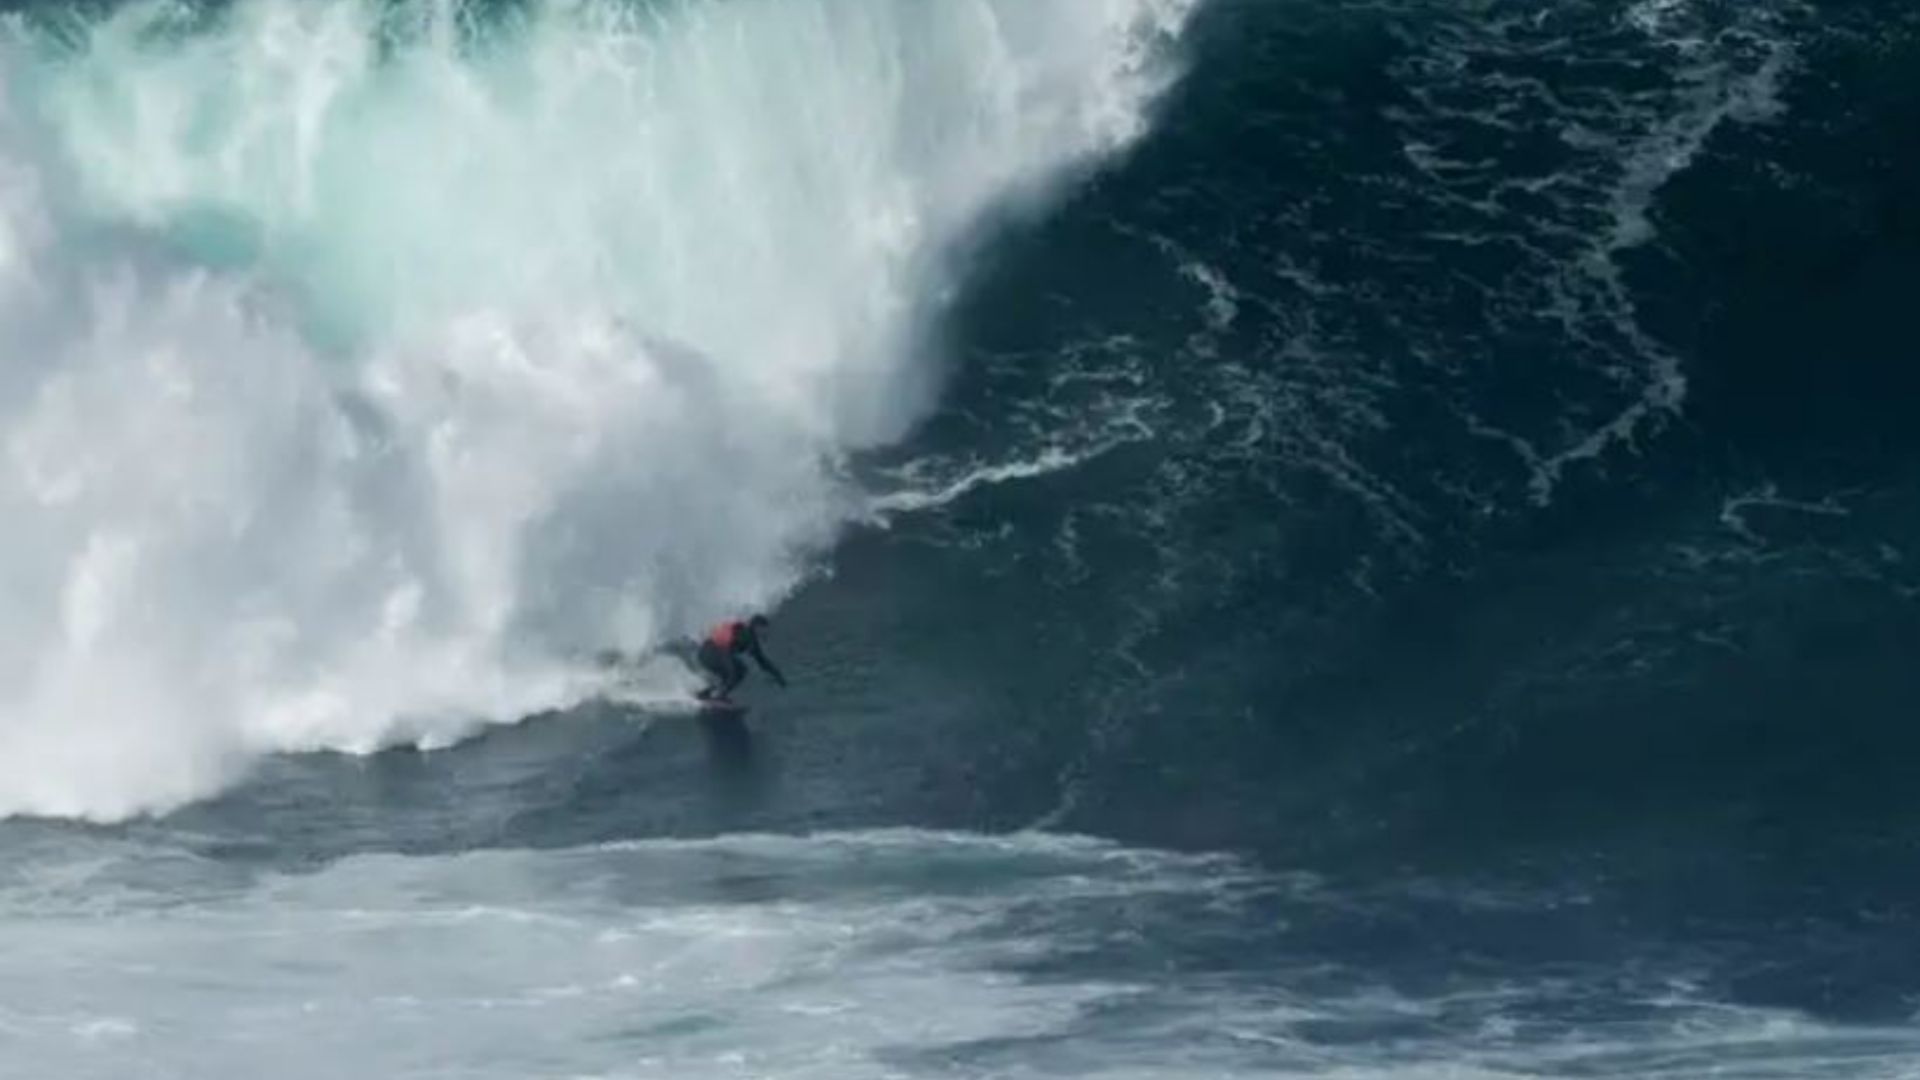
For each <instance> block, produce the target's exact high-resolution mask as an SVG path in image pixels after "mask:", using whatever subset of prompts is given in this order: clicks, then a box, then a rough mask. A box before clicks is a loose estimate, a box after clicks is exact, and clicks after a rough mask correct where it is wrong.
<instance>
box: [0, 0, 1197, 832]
mask: <svg viewBox="0 0 1920 1080" xmlns="http://www.w3.org/2000/svg"><path fill="white" fill-rule="evenodd" d="M1185 7H1186V5H1185V4H1183V3H1179V2H1170V0H1137V2H1136V0H1110V2H1103V3H1079V2H1070V3H1045V4H1034V3H1028V2H1025V0H1021V2H1011V0H1009V2H989V0H977V2H976V0H966V2H960V3H942V4H934V5H928V4H917V3H911V2H899V3H872V2H864V0H863V2H853V0H803V2H798V3H794V2H783V3H773V2H766V0H745V2H735V3H707V4H698V3H638V2H631V3H629V2H621V0H593V2H587V3H558V2H556V3H544V2H542V3H533V4H526V5H511V6H494V7H482V6H480V5H466V4H459V3H452V2H424V0H423V2H420V3H402V4H375V3H369V2H357V0H325V2H321V3H308V2H304V0H303V2H293V0H243V2H240V3H236V4H232V5H221V6H195V5H180V4H161V3H142V4H133V5H126V6H121V7H118V8H116V9H113V10H111V11H109V12H107V13H106V14H103V15H67V16H60V17H49V18H46V19H43V20H33V19H27V18H21V17H17V18H16V19H15V20H14V21H12V22H10V23H9V24H8V31H7V36H6V40H5V43H4V52H0V58H3V59H0V62H3V63H4V73H5V81H4V95H3V96H0V350H4V352H5V354H6V355H7V357H8V363H7V367H6V388H5V394H4V402H5V405H4V415H0V435H3V436H4V441H5V454H4V460H3V461H0V515H3V516H4V517H5V518H6V519H7V520H8V522H9V523H10V524H9V527H8V529H7V530H6V535H5V536H4V538H0V566H3V567H4V568H5V577H6V582H7V586H6V593H5V603H4V605H0V606H4V609H5V614H4V615H0V619H4V620H5V627H4V634H0V640H3V641H4V644H0V673H4V685H5V690H4V691H0V715H3V716H4V719H3V720H0V761H4V762H5V764H4V765H0V814H21V813H34V814H50V815H79V816H87V817H96V818H112V817H118V816H122V815H126V814H129V813H133V812H138V811H143V810H152V809H157V808H164V807H167V806H170V805H173V804H176V803H178V802H179V801H181V800H184V799H189V798H192V797H196V796H200V795H204V794H207V793H209V792H210V791H213V790H215V789H216V788H217V787H219V786H220V785H221V784H223V783H224V782H226V781H228V780H230V779H231V778H232V777H233V776H234V775H236V774H237V772H238V771H239V770H241V769H243V768H244V767H245V766H246V764H247V763H248V762H250V761H252V760H254V759H255V758H256V757H257V756H258V755H259V754H261V753H262V752H267V751H274V750H289V749H301V748H338V749H348V750H366V749H371V748H374V747H378V746H382V745H388V744H392V743H396V742H421V743H425V744H429V745H431V744H435V743H444V742H446V741H449V740H451V739H454V738H456V737H458V736H459V735H461V734H462V733H463V732H465V731H467V730H469V729H470V728H471V727H472V726H473V725H474V724H475V723H476V722H478V721H480V720H484V719H500V720H508V719H513V718H517V717H520V716H524V715H526V714H528V713H529V712H532V711H535V710H538V709H542V708H548V707H552V706H557V705H565V704H567V703H569V702H571V701H574V700H578V699H579V698H580V697H581V696H583V695H584V694H586V693H588V692H589V691H590V690H591V688H592V687H593V686H594V684H595V679H596V676H595V675H594V674H593V673H592V672H591V671H589V670H587V667H588V665H587V662H586V658H587V657H589V656H590V655H591V654H593V653H595V652H598V651H600V650H605V649H618V650H622V651H628V652H644V651H647V650H649V649H651V648H654V647H657V646H658V645H660V644H661V643H662V642H663V641H666V640H667V639H669V638H672V637H674V636H675V635H678V634H682V633H685V632H687V631H690V630H692V629H694V628H696V627H697V626H698V625H699V624H700V623H701V622H702V621H703V620H706V619H709V618H712V617H715V616H717V615H719V614H720V613H723V612H727V611H734V610H739V609H741V608H743V607H748V606H752V605H762V604H766V603H768V602H770V601H772V600H774V599H776V598H777V597H779V596H781V595H783V594H784V593H785V592H787V591H788V590H790V589H791V588H793V587H794V585H795V584H796V583H797V582H798V581H800V580H801V579H802V577H803V576H804V575H805V573H806V572H807V568H808V567H809V566H810V565H813V560H814V558H815V556H816V555H817V554H818V553H819V552H820V551H821V550H822V549H823V546H824V545H825V544H826V543H827V542H828V541H829V540H830V539H831V538H832V537H833V536H834V535H835V534H836V531H837V529H838V528H839V527H840V526H841V525H842V523H843V522H844V521H845V520H846V519H847V517H848V515H849V514H850V513H857V512H859V507H858V502H857V500H855V499H852V498H850V497H849V494H848V489H847V487H846V485H845V481H844V478H843V475H842V471H843V470H842V462H843V461H844V459H845V457H846V455H847V454H848V453H849V452H850V451H853V450H856V449H859V448H862V447H868V446H873V445H876V444H880V443H884V442H886V441H888V440H890V439H893V438H896V437H898V436H899V435H900V434H901V433H902V432H904V431H905V430H906V429H907V427H908V426H909V425H910V424H911V423H912V422H913V421H914V420H915V419H916V418H917V417H918V416H920V415H922V414H923V413H924V411H925V409H926V408H927V407H928V406H929V405H930V403H931V402H932V400H933V394H934V391H935V389H936V387H937V383H938V381H939V375H940V365H939V364H938V363H937V362H935V359H934V355H935V352H936V350H935V345H936V344H937V343H936V342H935V340H934V339H933V338H932V337H930V335H929V333H928V331H929V327H930V323H929V316H930V315H931V314H932V313H934V312H936V311H937V310H938V309H939V308H940V307H941V306H942V304H943V301H944V297H945V296H946V294H947V292H948V290H949V288H950V285H951V282H952V273H953V271H954V270H955V268H956V265H957V263H956V259H957V258H959V257H960V256H961V255H962V254H963V253H964V250H965V246H966V243H967V241H968V238H969V237H970V236H971V235H972V234H973V233H974V232H975V230H977V229H979V228H980V227H982V225H983V224H984V223H985V222H987V221H988V220H989V219H990V218H991V217H992V216H994V215H996V214H998V213H1002V212H1005V211H1008V210H1017V209H1019V208H1021V207H1023V206H1031V205H1034V203H1035V201H1036V200H1039V199H1043V198H1045V197H1046V196H1048V195H1049V193H1050V192H1052V191H1053V190H1054V189H1055V188H1056V187H1057V186H1058V185H1059V184H1060V183H1061V182H1062V181H1064V180H1067V179H1070V178H1071V177H1072V176H1074V175H1075V174H1076V172H1077V171H1079V170H1082V169H1084V168H1086V167H1087V166H1089V165H1090V164H1093V163H1095V162H1097V161H1099V160H1100V159H1101V158H1102V157H1104V156H1106V155H1109V154H1111V153H1113V152H1114V151H1116V150H1118V149H1120V148H1121V147H1123V146H1125V145H1126V144H1127V143H1128V142H1130V141H1131V140H1133V139H1134V138H1135V137H1136V136H1137V135H1138V134H1139V133H1140V132H1141V131H1142V130H1143V126H1144V119H1143V110H1144V109H1145V108H1146V106H1147V105H1148V104H1149V103H1150V101H1151V100H1152V99H1153V97H1154V96H1155V94H1156V93H1157V92H1158V91H1159V90H1160V89H1162V88H1163V86H1164V85H1165V83H1166V80H1167V78H1168V76H1169V74H1170V72H1169V71H1168V70H1167V68H1166V67H1165V62H1166V61H1167V60H1168V56H1167V55H1166V52H1167V47H1168V46H1169V44H1170V42H1171V39H1172V36H1173V35H1174V34H1175V33H1176V32H1177V31H1178V29H1179V27H1180V25H1181V23H1182V21H1183V18H1184V14H1185ZM662 678H663V679H671V678H672V677H671V676H662Z"/></svg>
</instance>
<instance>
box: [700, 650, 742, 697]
mask: <svg viewBox="0 0 1920 1080" xmlns="http://www.w3.org/2000/svg"><path fill="white" fill-rule="evenodd" d="M722 656H723V657H724V658H725V660H726V662H727V673H726V674H725V675H724V676H722V677H721V681H720V688H719V689H718V690H715V691H714V692H713V693H712V694H710V695H708V697H707V700H709V701H725V700H727V695H728V694H731V693H733V688H734V687H736V686H739V685H740V680H742V679H744V678H746V677H747V663H746V661H744V660H742V659H740V658H739V657H737V656H735V655H733V654H732V653H723V654H722Z"/></svg>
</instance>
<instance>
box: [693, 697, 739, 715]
mask: <svg viewBox="0 0 1920 1080" xmlns="http://www.w3.org/2000/svg"><path fill="white" fill-rule="evenodd" d="M694 704H695V705H698V706H699V707H700V711H701V712H703V713H706V714H708V715H712V716H743V715H745V714H746V711H747V707H746V706H745V705H742V704H740V703H739V702H737V701H703V700H701V699H700V698H695V699H694Z"/></svg>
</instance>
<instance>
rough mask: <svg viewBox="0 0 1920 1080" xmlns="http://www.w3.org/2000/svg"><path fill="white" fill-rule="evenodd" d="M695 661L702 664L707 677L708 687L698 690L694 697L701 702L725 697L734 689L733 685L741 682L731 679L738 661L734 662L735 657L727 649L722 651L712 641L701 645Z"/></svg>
mask: <svg viewBox="0 0 1920 1080" xmlns="http://www.w3.org/2000/svg"><path fill="white" fill-rule="evenodd" d="M694 659H695V660H698V661H699V662H700V667H701V669H702V670H704V671H705V672H706V675H707V685H705V686H703V687H701V688H700V689H699V690H696V691H695V692H694V695H693V696H694V697H697V698H699V699H700V700H701V701H710V700H712V699H713V698H715V697H725V696H726V695H727V691H728V690H731V689H733V683H735V682H738V681H739V680H738V679H731V680H730V679H729V676H731V675H732V674H733V667H734V664H735V663H737V661H734V660H733V657H731V656H729V655H728V654H727V651H726V650H725V649H722V648H721V647H720V646H718V645H715V644H714V643H713V642H711V641H703V642H701V643H700V651H699V652H696V653H695V654H694Z"/></svg>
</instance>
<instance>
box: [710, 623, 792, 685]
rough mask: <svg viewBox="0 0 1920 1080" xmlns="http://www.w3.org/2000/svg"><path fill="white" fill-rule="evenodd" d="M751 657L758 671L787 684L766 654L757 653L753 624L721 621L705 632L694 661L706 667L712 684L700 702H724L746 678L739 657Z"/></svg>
mask: <svg viewBox="0 0 1920 1080" xmlns="http://www.w3.org/2000/svg"><path fill="white" fill-rule="evenodd" d="M743 654H744V655H746V656H751V657H753V662H754V663H756V664H759V665H760V670H762V671H764V672H766V673H767V674H768V675H770V676H772V677H773V681H774V682H777V683H779V684H780V685H781V686H785V685H787V677H786V676H785V675H782V674H780V669H779V668H777V667H775V666H773V661H771V660H769V659H767V654H766V653H764V652H762V651H761V650H760V635H759V634H757V633H755V632H754V629H753V624H752V623H749V622H745V621H741V620H735V621H731V622H723V623H721V624H720V625H718V626H716V627H714V628H713V629H712V630H710V631H708V632H707V637H706V640H705V641H702V642H701V643H700V651H699V653H698V654H697V656H696V658H697V659H698V660H699V661H700V666H701V667H703V668H706V669H707V671H708V673H710V674H711V675H712V676H713V677H714V679H715V682H714V683H713V685H711V686H708V687H705V688H704V689H702V690H701V691H700V692H699V694H698V695H696V696H698V697H699V698H700V699H701V700H703V701H725V700H727V695H728V694H731V693H733V688H734V687H736V686H739V685H740V680H742V679H744V678H746V677H747V664H746V661H744V660H742V659H740V657H741V656H742V655H743Z"/></svg>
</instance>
